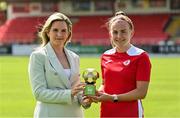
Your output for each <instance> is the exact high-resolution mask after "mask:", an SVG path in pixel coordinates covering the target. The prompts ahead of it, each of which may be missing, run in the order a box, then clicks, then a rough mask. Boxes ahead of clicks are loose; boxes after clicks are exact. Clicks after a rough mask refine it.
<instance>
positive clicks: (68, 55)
mask: <svg viewBox="0 0 180 118" xmlns="http://www.w3.org/2000/svg"><path fill="white" fill-rule="evenodd" d="M64 51H65V53H66V56H67V59H68V61H69V64H70V68H71V77H70V81H71V83H72V82H73V75H74V73H75V72H74V71H75V70H74V69H75V67H74V66H75V64H74V62H73V61H74V58H73V57H72V55H71V54H70V52H68V50H67V49H66V48H64Z"/></svg>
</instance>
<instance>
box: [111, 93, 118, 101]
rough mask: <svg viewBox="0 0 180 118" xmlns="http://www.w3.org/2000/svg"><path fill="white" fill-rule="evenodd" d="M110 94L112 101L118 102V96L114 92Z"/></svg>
mask: <svg viewBox="0 0 180 118" xmlns="http://www.w3.org/2000/svg"><path fill="white" fill-rule="evenodd" d="M112 96H113V102H118V96H117V95H116V94H114V95H112Z"/></svg>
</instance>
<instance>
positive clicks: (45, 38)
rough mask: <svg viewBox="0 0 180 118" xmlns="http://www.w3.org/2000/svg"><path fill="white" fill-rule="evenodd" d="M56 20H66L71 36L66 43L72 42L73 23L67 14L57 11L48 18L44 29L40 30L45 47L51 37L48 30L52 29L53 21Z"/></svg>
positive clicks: (42, 45)
mask: <svg viewBox="0 0 180 118" xmlns="http://www.w3.org/2000/svg"><path fill="white" fill-rule="evenodd" d="M54 21H65V22H66V24H67V27H68V31H69V36H68V38H67V40H66V42H65V45H66V44H67V42H70V40H71V37H72V23H71V21H70V19H69V18H68V17H67V16H66V15H64V14H62V13H59V12H55V13H53V14H52V15H51V16H49V18H48V19H47V20H46V22H45V24H44V25H43V27H42V30H41V31H40V32H39V37H40V38H41V40H42V44H41V47H44V46H45V45H46V44H47V43H48V42H49V40H50V39H49V37H48V36H47V32H48V31H49V30H50V28H51V26H52V23H53V22H54Z"/></svg>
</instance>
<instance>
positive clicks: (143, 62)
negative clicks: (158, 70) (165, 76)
mask: <svg viewBox="0 0 180 118" xmlns="http://www.w3.org/2000/svg"><path fill="white" fill-rule="evenodd" d="M150 74H151V62H150V59H149V56H148V55H147V53H143V54H142V55H141V57H140V59H139V61H138V64H137V73H136V80H137V81H150Z"/></svg>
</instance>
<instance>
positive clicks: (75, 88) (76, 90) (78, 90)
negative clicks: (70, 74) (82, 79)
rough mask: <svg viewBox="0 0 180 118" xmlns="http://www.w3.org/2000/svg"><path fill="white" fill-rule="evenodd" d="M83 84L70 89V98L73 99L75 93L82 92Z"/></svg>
mask: <svg viewBox="0 0 180 118" xmlns="http://www.w3.org/2000/svg"><path fill="white" fill-rule="evenodd" d="M85 85H86V84H85V83H79V84H77V85H76V86H74V87H72V89H71V95H72V97H74V96H75V95H76V94H77V93H79V92H80V91H83V90H84V87H85Z"/></svg>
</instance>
